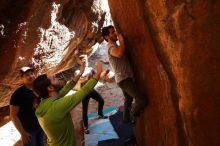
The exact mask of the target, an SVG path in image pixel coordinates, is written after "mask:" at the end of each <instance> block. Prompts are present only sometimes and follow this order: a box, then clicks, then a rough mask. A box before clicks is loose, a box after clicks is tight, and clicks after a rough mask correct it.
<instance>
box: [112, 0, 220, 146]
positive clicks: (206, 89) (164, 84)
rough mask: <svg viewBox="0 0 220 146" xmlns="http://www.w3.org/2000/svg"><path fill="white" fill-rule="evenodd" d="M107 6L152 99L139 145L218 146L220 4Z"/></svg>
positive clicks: (145, 0)
mask: <svg viewBox="0 0 220 146" xmlns="http://www.w3.org/2000/svg"><path fill="white" fill-rule="evenodd" d="M108 2H109V6H110V11H111V14H112V18H113V21H114V24H115V26H116V27H117V30H118V32H121V33H122V34H123V35H124V36H125V41H126V45H127V52H128V54H129V56H130V60H131V62H132V65H133V66H136V67H135V75H136V79H137V81H138V85H139V87H140V89H141V90H142V91H143V92H145V95H146V96H148V97H149V99H150V105H149V107H148V108H146V109H145V111H144V113H143V114H142V115H141V118H140V119H139V120H138V123H137V125H136V126H135V132H136V135H137V141H138V144H139V145H140V146H187V145H188V146H219V145H220V116H219V115H220V106H219V105H220V90H219V87H220V1H218V0H210V1H207V0H200V1H195V0H187V1H174V0H167V1H166V0H165V1H164V0H163V1H162V0H142V1H140V0H126V1H125V0H120V1H115V0H109V1H108ZM146 91H147V92H146Z"/></svg>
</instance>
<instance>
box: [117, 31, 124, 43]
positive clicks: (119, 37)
mask: <svg viewBox="0 0 220 146" xmlns="http://www.w3.org/2000/svg"><path fill="white" fill-rule="evenodd" d="M118 41H119V43H120V44H121V43H123V44H124V37H123V36H122V34H121V33H120V34H118Z"/></svg>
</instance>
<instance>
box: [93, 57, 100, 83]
mask: <svg viewBox="0 0 220 146" xmlns="http://www.w3.org/2000/svg"><path fill="white" fill-rule="evenodd" d="M95 68H96V73H95V74H94V75H93V77H94V78H96V79H97V80H98V79H99V78H100V75H101V73H102V63H101V61H100V60H96V63H95Z"/></svg>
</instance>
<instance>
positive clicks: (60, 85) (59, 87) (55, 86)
mask: <svg viewBox="0 0 220 146" xmlns="http://www.w3.org/2000/svg"><path fill="white" fill-rule="evenodd" d="M52 86H53V87H54V89H55V90H56V91H57V92H59V91H60V90H61V89H62V88H63V87H64V85H63V84H58V85H52Z"/></svg>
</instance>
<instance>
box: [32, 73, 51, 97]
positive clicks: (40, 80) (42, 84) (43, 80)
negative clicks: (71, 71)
mask: <svg viewBox="0 0 220 146" xmlns="http://www.w3.org/2000/svg"><path fill="white" fill-rule="evenodd" d="M50 85H51V82H50V79H48V78H47V75H46V74H43V75H40V76H38V77H37V78H36V79H35V80H34V83H33V89H34V92H35V93H37V94H38V96H39V98H44V99H45V98H48V97H49V95H48V91H47V88H48V87H49V86H50Z"/></svg>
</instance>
